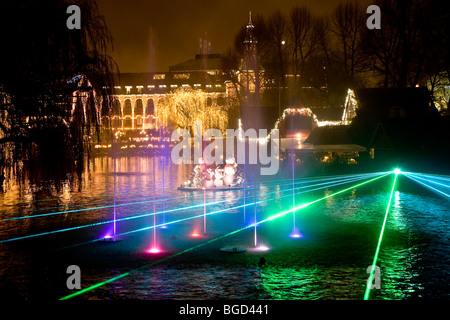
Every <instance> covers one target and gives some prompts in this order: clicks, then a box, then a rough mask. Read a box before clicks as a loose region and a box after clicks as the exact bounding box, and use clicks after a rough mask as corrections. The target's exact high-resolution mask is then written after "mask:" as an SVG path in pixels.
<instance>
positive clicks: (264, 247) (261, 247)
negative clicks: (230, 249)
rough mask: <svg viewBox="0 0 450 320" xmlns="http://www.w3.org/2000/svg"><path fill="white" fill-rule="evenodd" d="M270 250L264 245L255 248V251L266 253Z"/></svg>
mask: <svg viewBox="0 0 450 320" xmlns="http://www.w3.org/2000/svg"><path fill="white" fill-rule="evenodd" d="M269 249H270V248H269V247H266V246H265V245H263V244H262V245H259V246H257V247H256V248H255V250H256V251H268V250H269Z"/></svg>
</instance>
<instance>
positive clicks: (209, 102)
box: [206, 97, 212, 107]
mask: <svg viewBox="0 0 450 320" xmlns="http://www.w3.org/2000/svg"><path fill="white" fill-rule="evenodd" d="M206 106H207V107H211V106H212V99H211V97H208V98H206Z"/></svg>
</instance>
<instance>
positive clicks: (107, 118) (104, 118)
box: [102, 116, 110, 128]
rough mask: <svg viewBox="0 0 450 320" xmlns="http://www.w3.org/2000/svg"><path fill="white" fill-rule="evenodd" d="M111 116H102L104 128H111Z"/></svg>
mask: <svg viewBox="0 0 450 320" xmlns="http://www.w3.org/2000/svg"><path fill="white" fill-rule="evenodd" d="M109 124H110V123H109V117H108V116H104V117H102V126H103V128H109Z"/></svg>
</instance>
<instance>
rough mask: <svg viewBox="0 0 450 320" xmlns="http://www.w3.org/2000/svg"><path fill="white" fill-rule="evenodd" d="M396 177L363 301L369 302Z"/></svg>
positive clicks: (395, 179) (395, 180) (395, 178)
mask: <svg viewBox="0 0 450 320" xmlns="http://www.w3.org/2000/svg"><path fill="white" fill-rule="evenodd" d="M397 176H398V173H396V174H395V177H394V182H393V183H392V189H391V195H390V196H389V202H388V204H387V207H386V213H385V215H384V220H383V225H382V227H381V232H380V237H379V238H378V244H377V249H376V250H375V255H374V257H373V262H372V268H371V270H370V276H369V279H368V281H367V286H366V291H365V293H364V300H369V295H370V289H371V287H372V279H373V274H374V272H375V266H376V265H377V260H378V254H379V252H380V247H381V241H382V239H383V234H384V229H385V227H386V221H387V217H388V213H389V208H390V207H391V202H392V195H393V194H394V189H395V183H396V182H397Z"/></svg>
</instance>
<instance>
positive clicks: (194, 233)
mask: <svg viewBox="0 0 450 320" xmlns="http://www.w3.org/2000/svg"><path fill="white" fill-rule="evenodd" d="M191 237H193V238H198V237H200V234H199V233H197V232H193V233H191Z"/></svg>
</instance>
